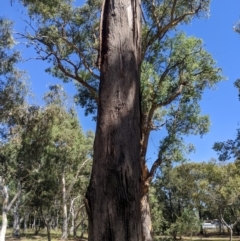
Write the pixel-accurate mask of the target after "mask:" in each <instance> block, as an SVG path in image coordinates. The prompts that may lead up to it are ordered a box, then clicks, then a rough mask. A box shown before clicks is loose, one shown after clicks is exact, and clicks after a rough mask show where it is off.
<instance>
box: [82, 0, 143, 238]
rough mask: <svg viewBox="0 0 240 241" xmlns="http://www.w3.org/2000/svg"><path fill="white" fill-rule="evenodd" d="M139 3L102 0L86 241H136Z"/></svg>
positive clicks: (138, 216)
mask: <svg viewBox="0 0 240 241" xmlns="http://www.w3.org/2000/svg"><path fill="white" fill-rule="evenodd" d="M140 18H141V11H140V1H136V0H131V1H130V0H115V1H110V0H105V3H104V4H103V11H102V18H101V22H102V23H101V29H100V31H101V37H100V48H101V51H100V59H99V63H100V67H101V69H100V70H101V77H100V90H99V105H98V119H97V129H96V136H95V143H94V157H93V169H92V176H91V180H90V184H89V187H88V191H87V194H86V200H85V202H86V208H87V211H88V215H89V241H97V240H98V241H104V240H107V241H110V240H112V241H114V240H117V241H142V230H141V210H140V199H141V190H140V189H141V164H140V97H139V96H140V54H141V53H140V47H141V20H140Z"/></svg>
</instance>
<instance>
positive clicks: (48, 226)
mask: <svg viewBox="0 0 240 241" xmlns="http://www.w3.org/2000/svg"><path fill="white" fill-rule="evenodd" d="M46 226H47V238H48V241H51V225H50V224H47V225H46Z"/></svg>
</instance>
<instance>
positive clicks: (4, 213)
mask: <svg viewBox="0 0 240 241" xmlns="http://www.w3.org/2000/svg"><path fill="white" fill-rule="evenodd" d="M1 189H2V190H1V191H2V200H3V205H2V228H1V231H0V241H5V236H6V231H7V223H8V220H7V213H8V198H9V197H8V189H7V187H6V186H2V188H1Z"/></svg>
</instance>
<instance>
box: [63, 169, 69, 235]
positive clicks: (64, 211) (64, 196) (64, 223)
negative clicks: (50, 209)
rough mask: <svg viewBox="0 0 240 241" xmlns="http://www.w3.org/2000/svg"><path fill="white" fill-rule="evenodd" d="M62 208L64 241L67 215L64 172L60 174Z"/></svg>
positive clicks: (66, 229)
mask: <svg viewBox="0 0 240 241" xmlns="http://www.w3.org/2000/svg"><path fill="white" fill-rule="evenodd" d="M62 202H63V203H62V205H63V206H62V207H63V224H62V237H61V239H63V240H65V239H67V238H68V214H67V200H66V180H65V172H64V171H63V173H62Z"/></svg>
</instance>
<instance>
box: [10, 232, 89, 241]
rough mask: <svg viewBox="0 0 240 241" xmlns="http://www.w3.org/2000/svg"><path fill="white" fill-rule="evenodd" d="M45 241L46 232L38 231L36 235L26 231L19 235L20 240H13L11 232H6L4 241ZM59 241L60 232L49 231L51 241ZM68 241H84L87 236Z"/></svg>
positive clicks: (71, 238) (70, 238)
mask: <svg viewBox="0 0 240 241" xmlns="http://www.w3.org/2000/svg"><path fill="white" fill-rule="evenodd" d="M19 240H21V241H46V240H47V232H46V230H40V231H39V233H38V235H36V234H34V230H28V231H27V232H26V233H25V234H23V233H22V234H21V237H20V239H17V238H14V237H13V236H12V230H11V229H9V230H7V235H6V241H19ZM60 240H61V231H54V230H52V231H51V241H60ZM68 240H70V241H86V240H87V236H86V235H84V237H83V238H79V237H78V238H74V237H69V238H68Z"/></svg>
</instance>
